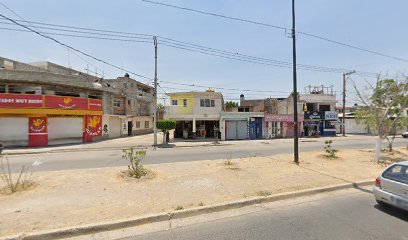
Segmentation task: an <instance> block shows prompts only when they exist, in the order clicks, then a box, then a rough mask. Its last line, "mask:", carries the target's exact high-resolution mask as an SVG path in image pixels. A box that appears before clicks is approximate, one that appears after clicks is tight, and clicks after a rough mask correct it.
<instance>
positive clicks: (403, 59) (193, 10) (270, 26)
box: [141, 0, 408, 63]
mask: <svg viewBox="0 0 408 240" xmlns="http://www.w3.org/2000/svg"><path fill="white" fill-rule="evenodd" d="M141 1H142V2H146V3H150V4H155V5H160V6H164V7H169V8H175V9H179V10H184V11H189V12H194V13H199V14H203V15H209V16H213V17H218V18H224V19H229V20H234V21H239V22H244V23H249V24H255V25H259V26H263V27H269V28H275V29H279V30H284V31H289V30H290V29H288V28H286V27H282V26H278V25H272V24H268V23H263V22H259V21H254V20H249V19H244V18H238V17H231V16H227V15H222V14H217V13H213V12H206V11H201V10H197V9H193V8H187V7H182V6H176V5H172V4H168V3H162V2H157V1H151V0H141ZM297 33H298V34H302V35H305V36H307V37H312V38H316V39H319V40H323V41H327V42H330V43H333V44H337V45H341V46H343V47H349V48H352V49H355V50H359V51H363V52H367V53H371V54H375V55H378V56H382V57H386V58H391V59H394V60H398V61H403V62H406V63H408V60H407V59H405V58H401V57H395V56H391V55H389V54H384V53H380V52H378V51H373V50H369V49H365V48H362V47H357V46H353V45H351V44H347V43H342V42H340V41H336V40H331V39H329V38H326V37H321V36H318V35H315V34H311V33H307V32H302V31H298V32H297Z"/></svg>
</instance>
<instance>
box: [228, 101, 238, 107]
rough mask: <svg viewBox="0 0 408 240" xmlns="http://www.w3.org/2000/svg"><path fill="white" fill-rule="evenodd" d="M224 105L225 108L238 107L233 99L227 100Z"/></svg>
mask: <svg viewBox="0 0 408 240" xmlns="http://www.w3.org/2000/svg"><path fill="white" fill-rule="evenodd" d="M225 107H227V108H233V107H238V103H237V102H234V101H227V102H226V103H225Z"/></svg>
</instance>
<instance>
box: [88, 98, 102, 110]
mask: <svg viewBox="0 0 408 240" xmlns="http://www.w3.org/2000/svg"><path fill="white" fill-rule="evenodd" d="M89 110H95V111H102V100H99V99H89Z"/></svg>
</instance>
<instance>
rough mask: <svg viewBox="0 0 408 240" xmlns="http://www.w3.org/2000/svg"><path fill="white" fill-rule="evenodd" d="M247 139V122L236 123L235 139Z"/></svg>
mask: <svg viewBox="0 0 408 240" xmlns="http://www.w3.org/2000/svg"><path fill="white" fill-rule="evenodd" d="M247 138H248V126H247V121H237V139H239V140H241V139H247Z"/></svg>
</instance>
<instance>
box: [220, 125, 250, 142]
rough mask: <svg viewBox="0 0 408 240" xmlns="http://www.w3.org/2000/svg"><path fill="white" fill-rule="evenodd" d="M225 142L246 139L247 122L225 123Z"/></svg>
mask: <svg viewBox="0 0 408 240" xmlns="http://www.w3.org/2000/svg"><path fill="white" fill-rule="evenodd" d="M225 124H226V129H227V136H226V139H227V140H241V139H247V138H248V137H247V135H248V133H247V131H248V127H247V121H226V122H225Z"/></svg>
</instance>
